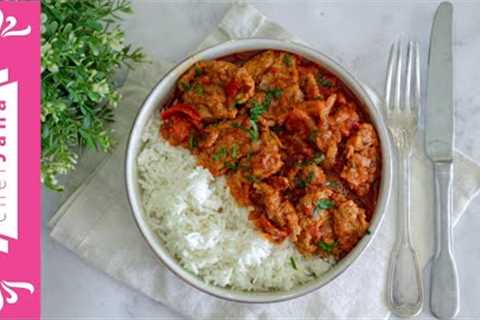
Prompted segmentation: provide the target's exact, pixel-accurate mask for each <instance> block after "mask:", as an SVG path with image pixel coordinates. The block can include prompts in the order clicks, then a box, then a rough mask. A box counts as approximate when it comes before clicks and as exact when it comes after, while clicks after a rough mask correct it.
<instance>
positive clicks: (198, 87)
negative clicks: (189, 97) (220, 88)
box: [193, 83, 205, 96]
mask: <svg viewBox="0 0 480 320" xmlns="http://www.w3.org/2000/svg"><path fill="white" fill-rule="evenodd" d="M193 90H194V91H195V93H196V94H198V95H200V96H203V94H204V93H205V89H204V88H203V86H202V85H200V84H198V83H197V84H195V85H194V86H193Z"/></svg>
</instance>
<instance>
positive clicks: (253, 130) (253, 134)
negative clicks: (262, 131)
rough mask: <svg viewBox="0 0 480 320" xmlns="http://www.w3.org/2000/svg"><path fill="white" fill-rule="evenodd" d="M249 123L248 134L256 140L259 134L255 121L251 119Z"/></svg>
mask: <svg viewBox="0 0 480 320" xmlns="http://www.w3.org/2000/svg"><path fill="white" fill-rule="evenodd" d="M250 124H251V125H252V127H251V128H250V129H249V130H248V134H249V135H250V139H252V141H254V142H255V141H257V140H258V136H259V134H258V127H257V123H256V122H255V121H253V120H250Z"/></svg>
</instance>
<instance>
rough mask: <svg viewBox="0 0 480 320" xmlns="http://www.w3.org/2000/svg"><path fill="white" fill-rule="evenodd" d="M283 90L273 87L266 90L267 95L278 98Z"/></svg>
mask: <svg viewBox="0 0 480 320" xmlns="http://www.w3.org/2000/svg"><path fill="white" fill-rule="evenodd" d="M282 94H283V90H282V89H280V88H275V89H270V90H268V91H267V95H270V96H271V97H273V98H275V99H278V98H280V97H281V96H282Z"/></svg>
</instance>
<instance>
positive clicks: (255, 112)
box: [250, 101, 268, 122]
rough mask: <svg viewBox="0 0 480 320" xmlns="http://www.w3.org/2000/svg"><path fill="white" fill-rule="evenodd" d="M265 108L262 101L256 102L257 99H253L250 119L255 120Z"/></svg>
mask: <svg viewBox="0 0 480 320" xmlns="http://www.w3.org/2000/svg"><path fill="white" fill-rule="evenodd" d="M267 110H268V108H267V107H266V106H265V104H264V103H258V102H257V101H253V107H252V108H251V109H250V119H251V120H252V121H255V122H257V120H258V118H260V116H261V115H262V114H263V113H264V112H266V111H267Z"/></svg>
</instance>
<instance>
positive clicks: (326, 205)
mask: <svg viewBox="0 0 480 320" xmlns="http://www.w3.org/2000/svg"><path fill="white" fill-rule="evenodd" d="M334 205H335V202H334V201H332V200H330V199H320V200H318V201H317V204H316V205H315V208H317V209H320V210H325V209H330V208H332V207H333V206H334Z"/></svg>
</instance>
